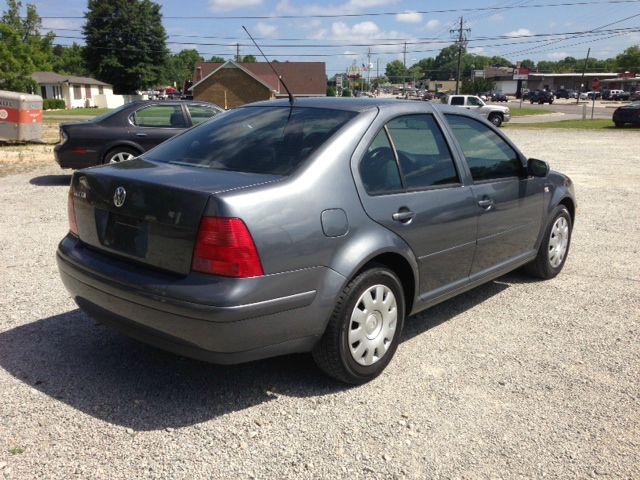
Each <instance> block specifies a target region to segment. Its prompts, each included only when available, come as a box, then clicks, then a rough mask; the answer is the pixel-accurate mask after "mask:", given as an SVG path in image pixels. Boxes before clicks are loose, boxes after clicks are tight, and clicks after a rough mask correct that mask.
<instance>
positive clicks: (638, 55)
mask: <svg viewBox="0 0 640 480" xmlns="http://www.w3.org/2000/svg"><path fill="white" fill-rule="evenodd" d="M616 63H617V64H618V65H617V66H618V70H620V71H625V72H640V45H634V46H632V47H629V48H627V49H626V50H625V51H624V52H622V53H621V54H620V55H618V56H617V57H616Z"/></svg>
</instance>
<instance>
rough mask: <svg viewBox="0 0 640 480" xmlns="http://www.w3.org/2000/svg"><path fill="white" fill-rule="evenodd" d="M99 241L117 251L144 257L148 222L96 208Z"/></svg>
mask: <svg viewBox="0 0 640 480" xmlns="http://www.w3.org/2000/svg"><path fill="white" fill-rule="evenodd" d="M96 226H97V227H98V228H97V230H98V236H99V238H100V243H101V244H102V245H104V246H105V247H107V248H110V249H112V250H116V251H118V252H122V253H126V254H128V255H133V256H136V257H139V258H145V256H146V254H147V248H148V244H149V224H148V223H147V222H145V221H144V220H141V219H139V218H133V217H128V216H126V215H121V214H118V213H114V212H108V211H105V210H96Z"/></svg>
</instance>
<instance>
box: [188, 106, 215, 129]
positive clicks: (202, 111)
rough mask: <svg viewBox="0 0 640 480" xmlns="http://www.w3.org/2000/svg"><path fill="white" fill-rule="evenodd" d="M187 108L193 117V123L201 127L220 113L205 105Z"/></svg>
mask: <svg viewBox="0 0 640 480" xmlns="http://www.w3.org/2000/svg"><path fill="white" fill-rule="evenodd" d="M187 108H188V109H189V115H191V123H193V124H194V125H199V124H201V123H202V122H204V121H205V120H209V119H210V118H211V117H213V116H214V115H215V114H216V113H218V110H216V109H214V108H211V107H206V106H204V105H187Z"/></svg>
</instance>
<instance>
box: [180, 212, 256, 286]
mask: <svg viewBox="0 0 640 480" xmlns="http://www.w3.org/2000/svg"><path fill="white" fill-rule="evenodd" d="M191 269H192V270H193V271H194V272H202V273H210V274H213V275H221V276H224V277H238V278H246V277H258V276H260V275H264V272H263V270H262V263H261V262H260V257H259V256H258V250H257V249H256V245H255V243H254V242H253V238H252V237H251V233H249V229H248V228H247V226H246V225H245V224H244V222H243V221H242V220H240V219H239V218H222V217H203V218H202V222H201V223H200V230H199V231H198V240H197V241H196V247H195V250H194V253H193V262H192V263H191Z"/></svg>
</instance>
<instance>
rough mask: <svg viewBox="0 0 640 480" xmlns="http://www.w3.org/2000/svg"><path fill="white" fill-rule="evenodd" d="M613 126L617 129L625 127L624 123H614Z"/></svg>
mask: <svg viewBox="0 0 640 480" xmlns="http://www.w3.org/2000/svg"><path fill="white" fill-rule="evenodd" d="M613 124H614V125H615V126H616V128H622V127H624V123H622V122H613Z"/></svg>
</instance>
